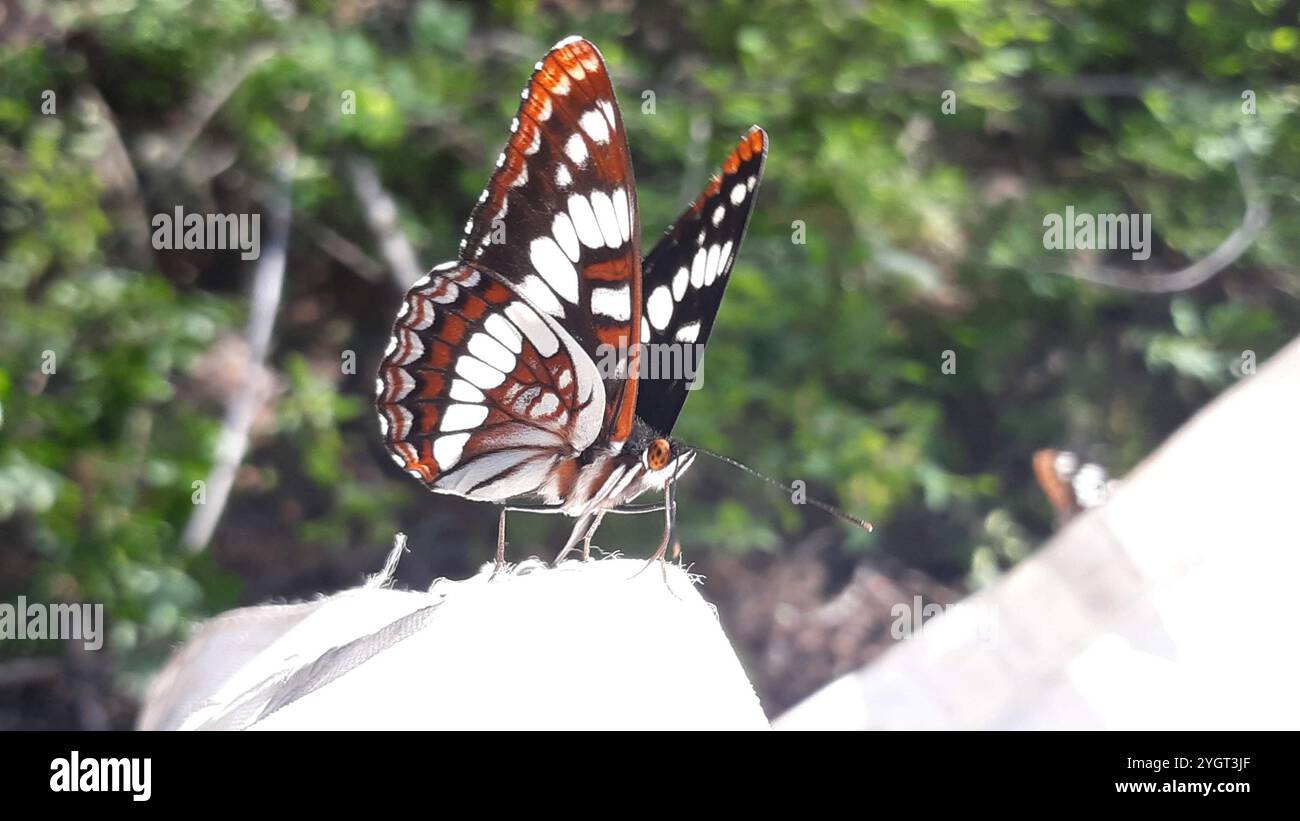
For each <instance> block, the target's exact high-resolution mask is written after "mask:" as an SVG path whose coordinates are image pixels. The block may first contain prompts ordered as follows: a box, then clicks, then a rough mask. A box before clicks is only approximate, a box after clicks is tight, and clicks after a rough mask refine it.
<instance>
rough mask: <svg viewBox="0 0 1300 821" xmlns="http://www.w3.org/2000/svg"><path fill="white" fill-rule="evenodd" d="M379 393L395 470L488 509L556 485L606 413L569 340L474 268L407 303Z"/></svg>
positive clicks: (445, 276) (457, 266)
mask: <svg viewBox="0 0 1300 821" xmlns="http://www.w3.org/2000/svg"><path fill="white" fill-rule="evenodd" d="M376 391H377V394H378V396H377V401H376V406H377V408H378V410H379V417H380V427H381V429H382V432H383V434H384V443H385V446H386V447H387V448H388V450H389V452H390V454H391V455H392V457H393V460H394V461H395V462H397V463H398V465H399V466H401V467H402V468H403V469H404V470H406V471H407V472H408V473H410V474H411V475H412V476H414V477H415V478H417V479H419V480H421V481H422V482H424V483H425V484H426V485H427V486H429V487H430V488H431V489H433V490H436V491H441V492H449V493H457V494H459V495H462V496H468V497H471V498H476V499H487V500H499V499H504V498H508V497H511V496H518V495H523V494H527V493H534V492H536V491H537V490H538V489H539V488H540V487H542V485H543V484H545V483H546V482H547V481H548V480H551V479H554V478H555V477H554V476H553V471H554V469H555V467H556V465H557V464H558V463H559V462H560V460H561V459H562V458H564V457H566V456H568V455H570V454H571V453H572V452H573V451H574V450H579V451H580V450H582V449H584V448H586V447H587V446H589V445H590V444H591V443H592V442H594V441H595V440H596V438H597V436H598V435H599V433H600V431H601V428H602V425H603V411H604V407H605V401H604V387H603V385H602V383H601V381H600V379H599V376H598V374H597V373H596V370H595V368H594V366H593V365H592V364H591V361H590V360H589V359H588V358H587V357H586V355H585V354H584V353H583V352H582V351H581V350H580V349H579V347H578V344H577V343H576V341H574V340H573V338H572V337H571V336H570V335H569V334H568V333H566V332H565V331H564V329H563V328H561V327H559V325H558V324H557V323H556V322H555V321H554V320H553V319H551V318H549V317H546V316H543V315H542V314H540V313H538V312H537V311H536V310H534V309H533V308H532V307H531V306H530V305H528V304H527V303H525V302H524V301H523V300H522V299H520V298H519V296H518V295H517V294H516V293H515V292H514V291H513V290H512V289H511V288H510V287H509V286H508V285H507V284H506V283H505V282H503V281H502V280H500V279H498V278H497V277H496V276H494V275H493V273H492V272H490V271H487V270H484V269H481V268H478V267H476V266H474V265H472V264H469V263H447V264H446V265H442V266H439V267H438V268H436V269H434V271H433V273H431V274H430V275H429V276H427V277H425V278H424V279H422V280H420V281H419V282H417V283H416V284H415V285H414V286H412V288H411V289H410V291H408V292H407V294H406V298H405V300H404V301H403V303H402V308H401V310H400V312H399V313H398V318H397V321H396V323H395V324H394V326H393V336H392V341H391V342H390V344H389V348H388V351H387V352H386V354H385V356H384V360H383V362H382V363H381V365H380V368H379V379H378V381H377V383H376ZM561 489H563V488H561Z"/></svg>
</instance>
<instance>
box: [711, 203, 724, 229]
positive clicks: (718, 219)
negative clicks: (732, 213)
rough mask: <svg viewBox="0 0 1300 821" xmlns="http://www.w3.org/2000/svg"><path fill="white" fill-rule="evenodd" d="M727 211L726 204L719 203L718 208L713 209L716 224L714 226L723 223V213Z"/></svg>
mask: <svg viewBox="0 0 1300 821" xmlns="http://www.w3.org/2000/svg"><path fill="white" fill-rule="evenodd" d="M726 213H727V208H726V206H724V205H719V206H718V207H717V208H714V209H713V224H714V226H718V225H721V224H722V217H723V215H724V214H726Z"/></svg>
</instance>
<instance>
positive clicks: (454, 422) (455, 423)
mask: <svg viewBox="0 0 1300 821" xmlns="http://www.w3.org/2000/svg"><path fill="white" fill-rule="evenodd" d="M487 415H488V409H487V407H486V406H484V405H452V406H451V407H449V408H447V411H446V412H445V413H443V415H442V420H441V421H440V422H439V423H438V430H441V431H444V432H447V433H450V432H451V431H456V430H472V429H474V428H477V427H478V426H479V425H481V424H483V420H484V419H487Z"/></svg>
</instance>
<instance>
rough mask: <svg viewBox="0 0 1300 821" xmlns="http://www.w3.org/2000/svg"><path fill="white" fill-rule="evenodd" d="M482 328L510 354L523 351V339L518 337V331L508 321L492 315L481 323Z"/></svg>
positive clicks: (502, 317)
mask: <svg viewBox="0 0 1300 821" xmlns="http://www.w3.org/2000/svg"><path fill="white" fill-rule="evenodd" d="M483 328H484V329H485V330H486V331H487V332H488V333H490V334H492V336H494V337H496V340H497V342H500V343H501V344H502V345H505V346H506V347H507V348H509V349H510V350H511V351H512V352H514V353H519V352H520V351H522V350H523V337H521V336H520V335H519V329H518V328H516V327H515V326H514V325H511V324H510V320H508V319H506V318H505V317H504V316H502V315H501V314H492V316H490V317H488V318H487V320H486V321H484V323H483Z"/></svg>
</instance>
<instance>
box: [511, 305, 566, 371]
mask: <svg viewBox="0 0 1300 821" xmlns="http://www.w3.org/2000/svg"><path fill="white" fill-rule="evenodd" d="M505 314H506V316H507V317H509V319H510V321H511V322H513V323H515V325H516V326H518V328H519V330H521V331H523V333H524V336H526V337H528V341H529V342H531V343H532V344H533V347H534V348H536V349H537V353H539V354H541V355H542V356H543V357H550V356H554V355H555V352H556V351H558V350H559V349H560V340H559V339H557V338H556V336H555V334H554V333H553V332H552V331H551V329H550V327H549V326H548V325H547V324H546V321H545V320H543V319H542V318H541V317H540V316H538V315H537V313H536V312H535V311H534V310H533V309H532V308H530V307H528V306H527V305H525V304H524V303H522V302H512V303H510V305H508V306H507V307H506V311H505Z"/></svg>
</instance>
